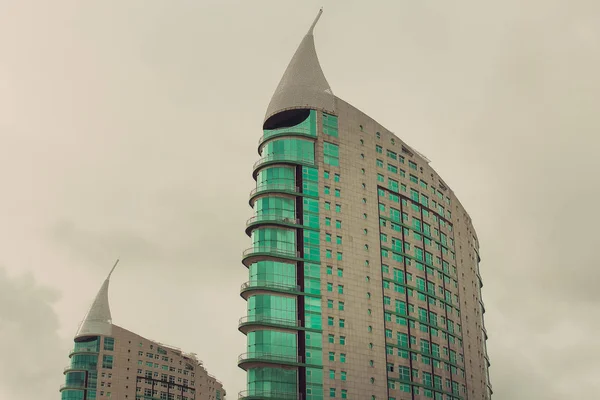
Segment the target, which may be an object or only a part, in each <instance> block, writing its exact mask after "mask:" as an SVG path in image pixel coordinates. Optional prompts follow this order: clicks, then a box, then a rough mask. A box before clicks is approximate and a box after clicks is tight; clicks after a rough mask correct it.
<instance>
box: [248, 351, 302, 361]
mask: <svg viewBox="0 0 600 400" xmlns="http://www.w3.org/2000/svg"><path fill="white" fill-rule="evenodd" d="M252 360H266V361H270V362H274V363H280V362H281V363H294V364H296V363H302V356H298V355H294V356H288V355H285V354H273V353H266V352H261V351H256V352H252V353H244V354H240V356H239V357H238V363H240V362H242V361H252Z"/></svg>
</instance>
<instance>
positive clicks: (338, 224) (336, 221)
mask: <svg viewBox="0 0 600 400" xmlns="http://www.w3.org/2000/svg"><path fill="white" fill-rule="evenodd" d="M335 227H336V228H337V229H340V228H341V227H342V221H340V220H337V219H336V220H335Z"/></svg>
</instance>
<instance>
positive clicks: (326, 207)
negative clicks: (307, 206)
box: [323, 201, 331, 210]
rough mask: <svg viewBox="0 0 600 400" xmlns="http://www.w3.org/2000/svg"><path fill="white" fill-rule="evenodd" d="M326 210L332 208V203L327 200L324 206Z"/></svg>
mask: <svg viewBox="0 0 600 400" xmlns="http://www.w3.org/2000/svg"><path fill="white" fill-rule="evenodd" d="M323 208H325V209H326V210H331V203H330V202H328V201H326V202H325V205H324V207H323Z"/></svg>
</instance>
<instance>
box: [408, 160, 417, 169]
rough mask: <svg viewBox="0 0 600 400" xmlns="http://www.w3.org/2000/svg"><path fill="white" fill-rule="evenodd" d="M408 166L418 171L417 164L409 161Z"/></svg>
mask: <svg viewBox="0 0 600 400" xmlns="http://www.w3.org/2000/svg"><path fill="white" fill-rule="evenodd" d="M408 165H409V166H410V168H412V169H414V170H416V169H417V163H415V162H413V161H408Z"/></svg>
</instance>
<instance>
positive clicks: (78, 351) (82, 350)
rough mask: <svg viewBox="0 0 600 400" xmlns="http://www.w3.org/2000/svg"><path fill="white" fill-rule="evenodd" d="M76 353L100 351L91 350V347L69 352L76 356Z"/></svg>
mask: <svg viewBox="0 0 600 400" xmlns="http://www.w3.org/2000/svg"><path fill="white" fill-rule="evenodd" d="M75 353H96V354H97V353H98V349H97V348H95V347H94V348H90V347H86V348H81V349H71V351H70V352H69V355H72V354H75Z"/></svg>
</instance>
